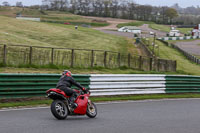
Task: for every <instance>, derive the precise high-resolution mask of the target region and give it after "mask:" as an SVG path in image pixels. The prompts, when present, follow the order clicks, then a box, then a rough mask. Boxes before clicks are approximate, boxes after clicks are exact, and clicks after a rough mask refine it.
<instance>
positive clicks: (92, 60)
mask: <svg viewBox="0 0 200 133" xmlns="http://www.w3.org/2000/svg"><path fill="white" fill-rule="evenodd" d="M91 67H94V50H92V51H91Z"/></svg>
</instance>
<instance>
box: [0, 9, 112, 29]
mask: <svg viewBox="0 0 200 133" xmlns="http://www.w3.org/2000/svg"><path fill="white" fill-rule="evenodd" d="M19 14H20V15H21V16H23V17H37V18H40V19H41V21H42V22H51V23H60V24H64V23H70V24H72V25H82V24H85V25H89V26H94V27H98V26H107V25H109V24H108V23H107V22H106V21H97V20H93V19H86V18H84V17H82V16H79V15H74V14H71V13H69V12H61V11H43V10H37V9H31V8H20V7H0V15H2V16H6V17H13V18H15V17H16V15H19Z"/></svg>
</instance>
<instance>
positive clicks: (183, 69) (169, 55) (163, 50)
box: [150, 39, 200, 75]
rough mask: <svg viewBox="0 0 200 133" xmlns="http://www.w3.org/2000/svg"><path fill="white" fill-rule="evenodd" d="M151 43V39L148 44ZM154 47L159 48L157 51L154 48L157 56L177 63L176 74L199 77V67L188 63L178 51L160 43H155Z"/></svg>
mask: <svg viewBox="0 0 200 133" xmlns="http://www.w3.org/2000/svg"><path fill="white" fill-rule="evenodd" d="M152 42H153V39H150V43H152ZM156 45H158V46H159V50H158V47H156V48H155V52H156V54H157V55H159V57H160V58H164V59H169V60H176V61H177V73H178V74H190V75H200V65H197V64H195V63H193V62H191V61H189V60H188V59H187V58H186V57H185V56H184V55H183V54H182V53H180V52H179V51H178V50H176V49H174V48H171V47H168V46H166V45H165V44H163V43H162V42H160V41H156ZM158 52H159V53H158Z"/></svg>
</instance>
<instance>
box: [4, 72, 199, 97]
mask: <svg viewBox="0 0 200 133" xmlns="http://www.w3.org/2000/svg"><path fill="white" fill-rule="evenodd" d="M60 76H61V75H59V74H0V98H14V97H33V96H45V95H46V94H45V92H46V90H48V89H50V88H55V86H56V83H57V82H58V80H59V78H60ZM73 77H74V78H75V80H76V81H78V82H80V83H81V84H82V85H83V86H85V87H86V88H89V89H90V91H91V92H92V96H105V95H124V94H161V93H190V92H200V76H173V75H158V74H91V75H73ZM73 88H74V87H73Z"/></svg>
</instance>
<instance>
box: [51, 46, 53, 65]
mask: <svg viewBox="0 0 200 133" xmlns="http://www.w3.org/2000/svg"><path fill="white" fill-rule="evenodd" d="M53 57H54V48H52V49H51V64H53V61H54V59H53Z"/></svg>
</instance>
